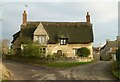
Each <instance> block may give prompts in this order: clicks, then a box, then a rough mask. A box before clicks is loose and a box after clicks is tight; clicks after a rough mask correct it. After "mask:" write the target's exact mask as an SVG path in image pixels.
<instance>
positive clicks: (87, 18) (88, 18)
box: [86, 12, 90, 23]
mask: <svg viewBox="0 0 120 82" xmlns="http://www.w3.org/2000/svg"><path fill="white" fill-rule="evenodd" d="M86 22H87V23H90V15H89V12H87V15H86Z"/></svg>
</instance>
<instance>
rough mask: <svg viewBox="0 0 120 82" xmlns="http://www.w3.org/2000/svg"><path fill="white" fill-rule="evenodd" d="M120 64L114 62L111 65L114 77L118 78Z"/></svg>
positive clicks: (119, 75)
mask: <svg viewBox="0 0 120 82" xmlns="http://www.w3.org/2000/svg"><path fill="white" fill-rule="evenodd" d="M119 65H120V62H119V61H115V62H114V63H113V65H112V73H113V75H114V76H116V77H118V78H120V69H119Z"/></svg>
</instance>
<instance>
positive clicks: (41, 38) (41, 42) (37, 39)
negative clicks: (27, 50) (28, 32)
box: [36, 35, 47, 44]
mask: <svg viewBox="0 0 120 82" xmlns="http://www.w3.org/2000/svg"><path fill="white" fill-rule="evenodd" d="M36 41H38V42H39V43H40V44H46V42H47V38H46V36H43V35H41V36H36Z"/></svg>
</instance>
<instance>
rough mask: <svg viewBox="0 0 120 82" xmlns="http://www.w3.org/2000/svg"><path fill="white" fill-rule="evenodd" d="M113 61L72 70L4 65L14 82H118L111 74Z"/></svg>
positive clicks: (100, 62)
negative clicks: (35, 81)
mask: <svg viewBox="0 0 120 82" xmlns="http://www.w3.org/2000/svg"><path fill="white" fill-rule="evenodd" d="M111 63H112V62H111V61H98V62H95V63H91V64H86V65H80V66H77V67H72V68H61V69H60V68H48V67H44V66H38V65H33V64H28V63H20V62H15V61H10V60H5V61H3V64H4V65H5V66H6V67H7V68H8V69H9V70H10V71H11V73H12V77H11V78H12V79H13V80H117V78H116V77H114V76H113V75H112V72H111Z"/></svg>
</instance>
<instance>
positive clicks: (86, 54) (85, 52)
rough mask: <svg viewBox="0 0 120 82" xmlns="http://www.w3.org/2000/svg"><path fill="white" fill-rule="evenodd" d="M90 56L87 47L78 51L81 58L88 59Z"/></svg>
mask: <svg viewBox="0 0 120 82" xmlns="http://www.w3.org/2000/svg"><path fill="white" fill-rule="evenodd" d="M89 54H90V50H89V49H88V48H86V47H82V48H79V49H78V50H77V55H78V56H80V57H87V56H88V55H89Z"/></svg>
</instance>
